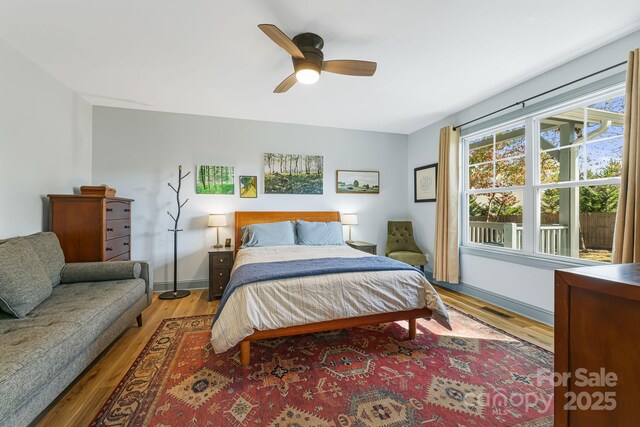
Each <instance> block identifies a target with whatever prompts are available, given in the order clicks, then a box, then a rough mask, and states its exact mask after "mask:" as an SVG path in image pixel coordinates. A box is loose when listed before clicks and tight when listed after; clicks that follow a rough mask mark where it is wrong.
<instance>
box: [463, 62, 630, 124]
mask: <svg viewBox="0 0 640 427" xmlns="http://www.w3.org/2000/svg"><path fill="white" fill-rule="evenodd" d="M626 63H627V61H623V62H620V63H618V64H615V65H612V66H610V67H607V68H605V69H602V70H600V71H596V72H595V73H591V74H589V75H588V76H584V77H580V78H579V79H575V80H572V81H570V82H569V83H565V84H563V85H560V86H556V87H554V88H553V89H549V90H547V91H545V92H542V93H539V94H537V95H534V96H531V97H529V98H527V99H523V100H522V101H519V102H514V103H513V104H511V105H508V106H506V107H504V108H500V109H499V110H496V111H492V112H490V113H488V114H485V115H484V116H481V117H478V118H475V119H473V120H469V121H468V122H465V123H462V124H459V125H456V126H454V127H453V130H456V129H460V128H461V127H462V126H466V125H468V124H471V123H473V122H477V121H478V120H482V119H484V118H486V117H489V116H492V115H494V114H497V113H500V112H502V111H504V110H508V109H509V108H513V107H515V106H517V105H522V108H524V107H525V103H526V102H529V101H531V100H532V99H536V98H539V97H541V96H544V95H547V94H549V93H551V92H554V91H556V90H558V89H562V88H564V87H567V86H569V85H572V84H574V83H578V82H579V81H582V80H586V79H588V78H589V77H593V76H597V75H598V74H601V73H604V72H606V71H609V70H612V69H614V68H616V67H619V66H621V65H624V64H626Z"/></svg>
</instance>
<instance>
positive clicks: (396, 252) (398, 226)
mask: <svg viewBox="0 0 640 427" xmlns="http://www.w3.org/2000/svg"><path fill="white" fill-rule="evenodd" d="M387 231H388V233H387V247H386V249H385V251H384V253H385V255H386V256H388V257H389V258H393V259H396V260H398V261H402V262H406V263H407V264H410V265H417V266H419V267H420V270H422V271H424V266H425V265H426V264H427V257H426V255H425V254H424V253H423V252H422V249H420V248H419V247H418V244H417V243H416V240H415V239H414V238H413V224H412V223H411V221H389V222H388V223H387Z"/></svg>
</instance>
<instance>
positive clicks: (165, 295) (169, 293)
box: [158, 290, 191, 299]
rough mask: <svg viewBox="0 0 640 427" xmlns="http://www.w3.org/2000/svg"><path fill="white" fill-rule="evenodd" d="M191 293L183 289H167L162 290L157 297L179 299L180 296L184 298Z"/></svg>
mask: <svg viewBox="0 0 640 427" xmlns="http://www.w3.org/2000/svg"><path fill="white" fill-rule="evenodd" d="M189 295H191V292H189V291H185V290H180V291H176V292H173V291H167V292H163V293H161V294H160V295H158V298H160V299H180V298H184V297H186V296H189Z"/></svg>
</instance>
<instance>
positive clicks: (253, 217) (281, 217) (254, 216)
mask: <svg viewBox="0 0 640 427" xmlns="http://www.w3.org/2000/svg"><path fill="white" fill-rule="evenodd" d="M297 219H303V220H305V221H317V222H329V221H340V212H338V211H317V212H240V211H236V217H235V226H234V227H235V233H234V236H235V242H234V243H235V251H236V252H238V249H239V248H240V242H241V241H242V230H241V229H242V227H244V226H245V225H251V224H264V223H267V222H278V221H295V220H297Z"/></svg>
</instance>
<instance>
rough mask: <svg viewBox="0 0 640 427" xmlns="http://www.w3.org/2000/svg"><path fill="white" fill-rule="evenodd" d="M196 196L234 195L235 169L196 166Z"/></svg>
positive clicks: (230, 167)
mask: <svg viewBox="0 0 640 427" xmlns="http://www.w3.org/2000/svg"><path fill="white" fill-rule="evenodd" d="M196 178H197V179H196V194H231V195H233V194H234V193H235V168H234V167H233V166H209V165H206V166H205V165H202V166H198V173H197V176H196Z"/></svg>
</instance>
